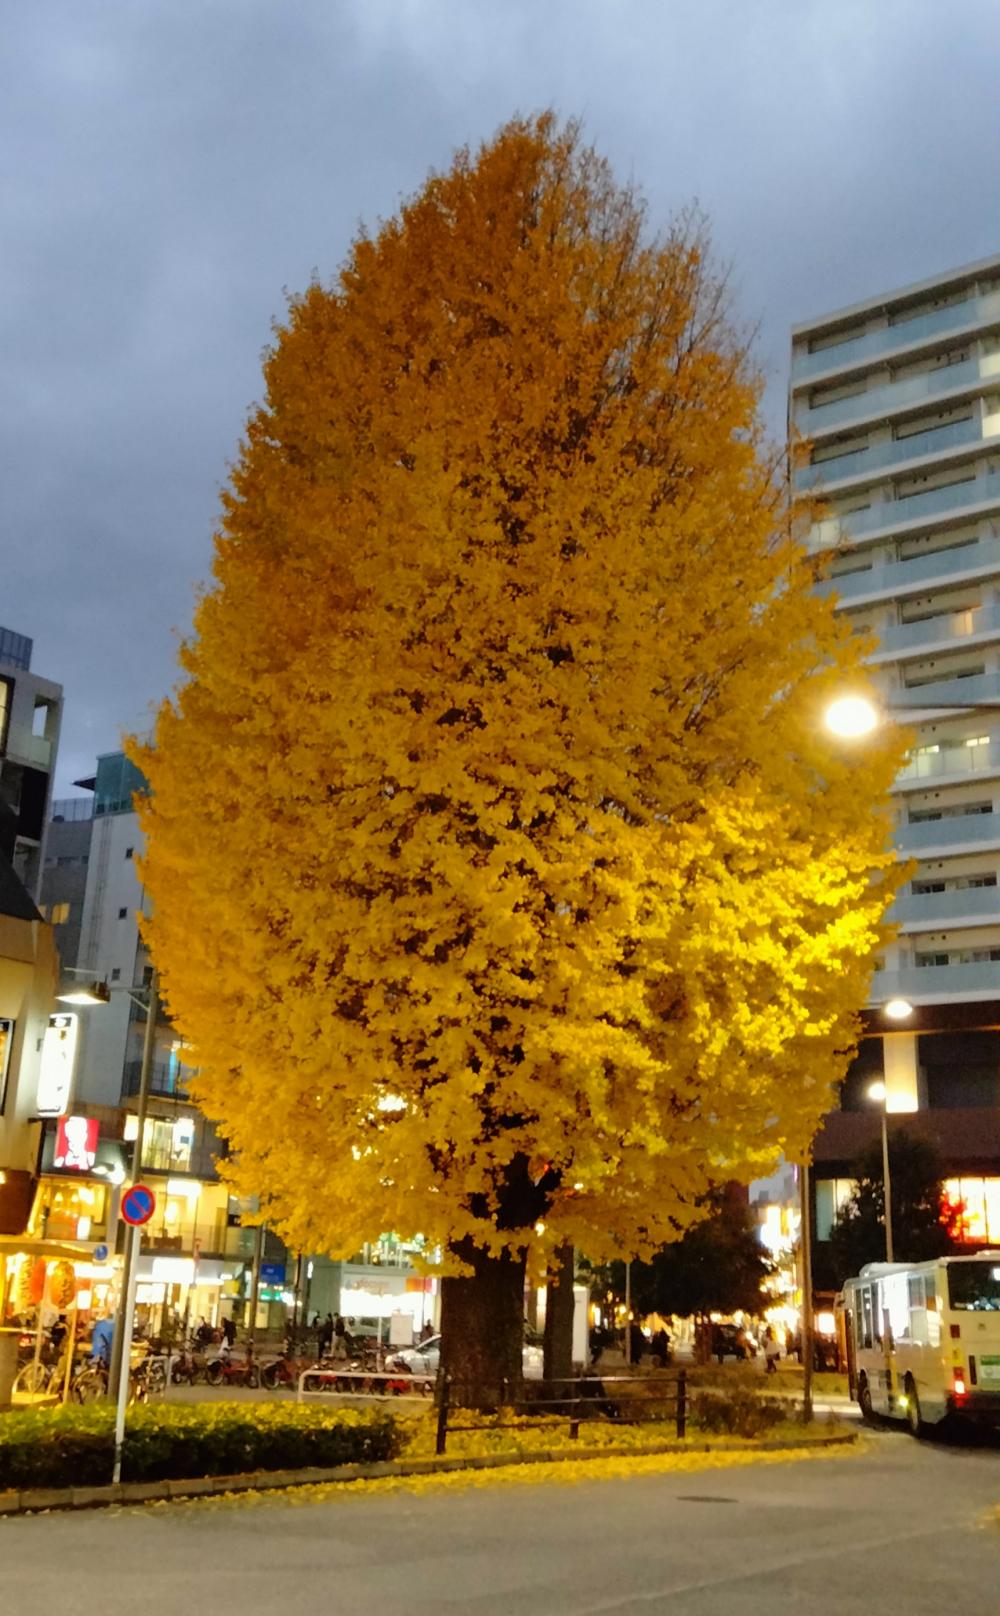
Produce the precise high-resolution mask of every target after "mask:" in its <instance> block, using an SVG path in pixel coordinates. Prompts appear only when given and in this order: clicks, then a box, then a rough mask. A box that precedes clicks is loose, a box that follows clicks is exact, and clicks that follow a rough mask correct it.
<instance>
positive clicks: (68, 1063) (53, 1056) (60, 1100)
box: [35, 1015, 80, 1117]
mask: <svg viewBox="0 0 1000 1616" xmlns="http://www.w3.org/2000/svg"><path fill="white" fill-rule="evenodd" d="M79 1020H80V1018H79V1017H78V1016H74V1015H58V1016H50V1017H49V1024H48V1026H47V1027H46V1029H45V1036H44V1037H43V1039H42V1059H41V1064H40V1065H39V1068H38V1094H37V1098H36V1102H35V1110H36V1111H37V1112H38V1115H39V1116H40V1117H62V1116H65V1114H66V1112H67V1110H68V1109H69V1097H70V1093H71V1091H72V1088H73V1068H74V1065H75V1063H76V1039H77V1030H78V1027H79Z"/></svg>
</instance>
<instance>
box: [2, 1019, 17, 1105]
mask: <svg viewBox="0 0 1000 1616" xmlns="http://www.w3.org/2000/svg"><path fill="white" fill-rule="evenodd" d="M13 1042H14V1023H13V1021H11V1019H10V1017H9V1016H0V1115H2V1114H3V1108H4V1105H5V1104H6V1101H7V1073H8V1071H9V1070H10V1046H11V1044H12V1043H13Z"/></svg>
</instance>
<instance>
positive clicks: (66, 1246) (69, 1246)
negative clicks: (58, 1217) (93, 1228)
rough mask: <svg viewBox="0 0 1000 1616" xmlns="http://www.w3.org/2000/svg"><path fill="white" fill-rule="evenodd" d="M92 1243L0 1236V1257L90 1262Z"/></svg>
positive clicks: (9, 1235) (21, 1236)
mask: <svg viewBox="0 0 1000 1616" xmlns="http://www.w3.org/2000/svg"><path fill="white" fill-rule="evenodd" d="M93 1253H94V1247H93V1243H92V1242H91V1243H90V1244H87V1243H85V1242H84V1241H82V1240H33V1239H31V1238H30V1236H28V1235H17V1234H0V1257H46V1258H52V1259H53V1260H57V1261H60V1260H61V1261H63V1262H90V1261H91V1259H92V1257H93Z"/></svg>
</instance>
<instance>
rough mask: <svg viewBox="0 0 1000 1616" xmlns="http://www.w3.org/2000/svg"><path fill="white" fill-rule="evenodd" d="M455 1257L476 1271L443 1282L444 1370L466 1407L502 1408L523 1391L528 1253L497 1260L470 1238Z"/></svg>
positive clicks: (457, 1399) (456, 1396)
mask: <svg viewBox="0 0 1000 1616" xmlns="http://www.w3.org/2000/svg"><path fill="white" fill-rule="evenodd" d="M455 1253H456V1255H457V1256H458V1257H460V1258H461V1259H462V1261H463V1262H466V1263H468V1264H469V1266H470V1267H471V1268H472V1270H473V1271H472V1273H471V1274H470V1275H469V1276H467V1277H466V1278H463V1279H445V1280H442V1282H441V1369H442V1373H443V1374H445V1375H447V1377H448V1380H449V1398H450V1401H451V1402H452V1403H453V1404H457V1405H459V1406H461V1407H463V1408H478V1409H493V1408H499V1407H500V1406H501V1404H502V1403H503V1402H504V1401H507V1402H510V1401H513V1400H515V1399H516V1398H519V1397H520V1395H521V1391H522V1379H523V1368H522V1356H521V1354H522V1349H523V1346H524V1272H525V1255H524V1253H523V1252H522V1253H521V1254H520V1256H518V1257H515V1256H511V1255H510V1253H509V1252H504V1253H503V1255H502V1256H500V1257H493V1256H491V1255H490V1254H489V1252H486V1251H483V1250H482V1248H481V1247H479V1246H474V1245H473V1244H472V1242H471V1241H470V1240H463V1241H462V1242H461V1243H460V1244H459V1245H457V1246H456V1247H455Z"/></svg>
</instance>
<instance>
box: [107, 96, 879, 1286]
mask: <svg viewBox="0 0 1000 1616" xmlns="http://www.w3.org/2000/svg"><path fill="white" fill-rule="evenodd" d="M704 247H705V244H704V242H703V241H702V240H701V239H700V238H699V235H698V232H697V229H696V228H695V227H694V226H693V225H692V224H691V222H690V221H682V222H681V223H680V224H679V225H678V226H677V227H676V228H674V229H673V230H672V231H671V232H669V233H668V234H667V235H666V236H665V237H663V238H662V239H659V240H653V239H651V238H649V237H648V236H647V234H646V232H645V224H644V217H643V212H642V208H641V206H640V205H639V203H638V202H637V201H636V199H635V198H634V197H633V196H632V195H631V193H629V192H628V191H627V190H623V189H621V188H620V187H618V186H617V185H616V184H615V182H614V180H613V177H612V176H611V174H610V172H609V170H608V169H607V166H606V165H605V164H604V163H602V162H601V160H600V159H599V158H598V157H596V156H595V155H594V154H593V153H592V152H589V151H587V150H585V149H584V148H583V147H582V146H581V144H580V142H579V139H578V136H577V134H576V132H575V130H573V129H572V128H568V129H560V128H558V127H557V126H556V125H555V123H554V122H553V120H552V119H551V118H541V119H538V120H534V121H527V122H521V121H516V122H514V123H512V124H510V125H508V126H507V127H506V128H505V129H503V130H502V131H501V132H500V134H499V135H498V136H497V138H496V139H495V140H494V141H493V142H492V143H490V144H489V145H488V146H486V147H484V149H483V150H482V151H481V152H480V153H478V154H477V155H476V156H472V155H470V154H468V153H463V154H460V155H459V157H458V158H457V159H456V161H455V163H454V165H453V167H452V168H451V169H450V170H449V171H448V173H446V174H442V175H439V176H436V177H435V178H433V179H432V180H431V181H429V182H428V184H427V185H426V186H425V187H424V189H423V190H422V191H421V192H420V193H419V195H418V196H417V197H415V198H414V199H413V201H412V202H411V203H409V204H408V205H407V206H406V207H405V208H404V209H403V210H402V212H401V213H400V215H399V217H398V218H396V219H393V220H391V221H390V222H389V223H388V224H386V225H385V226H384V227H383V228H382V229H381V230H380V231H379V233H378V234H377V236H374V237H367V236H363V237H362V238H361V239H360V240H359V241H358V242H357V243H356V245H355V247H354V250H353V252H352V254H351V256H350V258H349V260H348V262H347V264H346V265H345V267H344V269H343V270H342V272H341V274H340V276H339V278H338V280H337V281H336V282H335V283H334V284H333V285H332V286H330V287H324V286H320V285H318V284H315V285H313V286H311V287H309V288H308V290H307V291H306V292H305V293H304V294H303V295H302V296H301V297H299V298H296V299H294V300H293V302H292V304H291V307H290V309H289V313H288V318H287V320H286V322H285V324H284V326H283V327H281V328H280V329H279V330H278V332H277V333H276V338H275V342H274V346H273V348H272V350H271V352H270V354H269V356H268V358H267V362H266V366H265V382H266V393H265V398H264V402H263V403H262V405H261V406H260V408H259V409H258V410H257V411H256V412H255V414H254V415H253V416H252V418H251V421H250V424H249V426H248V430H247V435H246V439H245V441H244V443H243V445H242V448H241V452H240V456H239V460H238V462H237V465H236V467H235V470H234V472H233V475H232V479H231V482H230V485H229V488H228V490H227V492H226V494H225V497H224V507H223V518H222V524H221V529H220V532H219V535H218V538H217V543H216V557H215V565H214V572H215V583H214V586H213V588H212V589H211V591H210V592H209V593H208V594H207V595H206V596H205V598H204V599H203V601H202V603H201V606H200V608H199V611H198V615H197V622H196V634H195V637H194V638H193V640H192V641H191V642H190V643H189V644H188V645H187V646H186V647H185V651H184V658H183V661H184V667H185V671H186V682H185V683H184V684H183V685H182V686H181V688H180V690H179V692H178V695H177V697H176V700H175V701H173V702H170V703H168V704H166V705H165V707H164V708H163V711H162V712H161V714H160V718H159V722H158V726H157V731H156V738H155V745H154V746H153V747H151V748H147V749H141V750H140V751H139V752H138V753H137V756H138V757H139V761H140V762H141V764H142V766H143V767H144V768H145V770H146V771H147V773H148V776H149V779H150V781H151V785H152V791H153V795H152V797H151V798H150V800H149V802H148V803H147V805H146V807H145V809H144V821H145V825H146V828H147V830H148V834H149V851H148V856H147V859H146V861H145V866H144V874H145V878H146V880H147V882H148V885H149V889H150V891H151V894H152V897H153V899H154V903H155V919H154V921H153V923H152V928H151V938H152V943H153V946H154V949H155V952H156V956H157V960H158V962H159V965H160V967H161V972H162V977H163V981H164V984H165V991H166V997H167V1000H168V1003H169V1008H170V1011H171V1014H172V1015H173V1016H174V1017H175V1018H176V1021H177V1023H178V1026H179V1027H180V1029H181V1031H182V1032H183V1033H184V1035H185V1036H186V1038H187V1039H188V1040H189V1041H190V1043H191V1044H192V1045H193V1046H194V1050H195V1053H196V1058H197V1061H198V1064H199V1066H200V1069H201V1076H200V1079H199V1086H198V1096H199V1098H200V1100H201V1103H202V1104H203V1106H204V1108H205V1110H206V1111H207V1112H208V1114H209V1115H210V1116H212V1117H213V1118H215V1119H217V1120H218V1122H219V1124H220V1126H221V1129H222V1132H223V1133H224V1134H225V1135H226V1137H227V1139H228V1141H229V1144H230V1149H231V1156H230V1161H229V1163H228V1165H227V1172H228V1173H229V1174H230V1176H231V1178H232V1180H233V1182H234V1185H235V1187H236V1188H237V1189H238V1190H241V1191H243V1192H244V1193H247V1194H260V1196H261V1206H262V1210H263V1212H264V1215H266V1218H267V1221H268V1223H269V1224H271V1225H272V1226H274V1227H276V1228H277V1229H278V1230H279V1231H280V1232H281V1233H282V1235H283V1236H284V1238H285V1239H286V1240H287V1241H288V1242H289V1244H290V1246H291V1247H292V1249H295V1250H328V1251H330V1252H331V1253H333V1254H334V1255H341V1256H349V1255H350V1254H351V1253H352V1252H353V1251H355V1250H356V1249H357V1248H358V1246H359V1245H360V1244H361V1243H362V1242H363V1240H364V1239H366V1238H368V1237H370V1236H371V1234H372V1233H373V1232H374V1231H377V1230H379V1229H395V1230H397V1231H399V1232H400V1233H401V1234H414V1233H416V1232H418V1231H420V1232H422V1233H423V1234H424V1235H425V1236H426V1237H427V1241H428V1245H429V1247H433V1246H435V1245H440V1246H441V1247H443V1248H447V1247H448V1246H449V1245H451V1244H453V1243H454V1242H456V1241H458V1240H460V1239H462V1238H463V1237H464V1236H466V1235H471V1236H473V1237H474V1239H475V1240H476V1241H479V1242H480V1243H482V1241H483V1240H484V1239H487V1242H488V1243H490V1244H492V1245H494V1246H495V1245H496V1243H497V1242H499V1243H506V1244H508V1245H510V1246H513V1247H520V1246H523V1245H524V1244H525V1243H526V1242H530V1243H532V1244H534V1245H535V1246H536V1247H539V1248H540V1250H539V1251H538V1253H536V1254H537V1255H540V1256H542V1257H544V1255H545V1252H546V1251H548V1250H550V1249H554V1248H555V1247H557V1246H560V1245H562V1244H563V1243H565V1242H569V1243H572V1244H575V1245H577V1246H579V1247H581V1248H583V1249H584V1250H586V1252H587V1253H588V1255H590V1256H591V1257H592V1258H593V1259H595V1260H597V1259H600V1258H602V1257H605V1256H611V1255H614V1254H615V1253H617V1252H618V1251H620V1250H623V1249H624V1250H627V1251H630V1252H632V1253H635V1254H638V1253H641V1252H643V1251H645V1252H648V1251H649V1250H651V1249H652V1248H653V1247H655V1246H656V1245H658V1244H660V1243H662V1242H663V1241H664V1240H666V1239H669V1238H672V1237H673V1236H674V1235H675V1234H676V1233H677V1231H678V1230H679V1229H680V1228H683V1226H684V1225H685V1224H686V1223H688V1222H689V1221H690V1220H691V1218H692V1217H694V1216H695V1215H696V1201H697V1198H698V1196H699V1195H700V1194H701V1193H702V1192H703V1191H704V1189H705V1188H706V1185H707V1182H708V1179H709V1177H710V1176H717V1175H719V1174H720V1173H722V1174H724V1176H727V1177H730V1178H739V1177H749V1176H752V1175H753V1174H755V1173H757V1172H759V1171H760V1170H761V1169H762V1168H763V1167H766V1166H767V1165H768V1164H769V1163H770V1162H772V1161H773V1160H774V1159H775V1157H776V1155H777V1153H778V1152H779V1151H780V1150H782V1149H784V1150H786V1151H789V1152H791V1153H792V1154H798V1153H799V1152H801V1151H802V1150H803V1149H804V1148H805V1146H806V1144H807V1142H808V1140H809V1139H810V1137H811V1135H812V1133H813V1131H814V1129H815V1127H816V1125H817V1122H818V1120H819V1118H820V1116H821V1114H822V1113H823V1111H824V1109H825V1108H826V1107H827V1105H828V1102H829V1094H830V1089H831V1086H832V1085H833V1084H834V1083H835V1082H836V1081H837V1079H838V1078H839V1077H840V1076H841V1075H842V1073H843V1070H844V1068H845V1065H846V1062H847V1059H848V1056H849V1051H850V1048H851V1044H852V1041H853V1038H854V1033H855V1013H856V1009H857V1007H858V1006H859V1005H860V1004H861V1003H863V1001H864V999H865V995H866V989H867V984H868V980H869V976H870V972H871V969H872V960H873V953H874V950H875V949H876V947H877V946H878V944H879V942H880V939H881V930H880V925H881V917H882V913H883V910H884V908H885V904H886V902H887V901H888V898H889V896H890V895H891V893H890V886H891V882H890V881H889V879H888V873H887V872H888V870H889V868H890V864H891V860H890V857H889V855H888V853H887V852H886V844H887V840H888V818H887V814H886V810H885V808H884V795H885V791H886V789H887V787H888V784H889V781H890V780H891V777H892V775H893V772H894V769H895V767H896V763H897V756H896V755H895V753H894V752H892V750H891V747H890V743H888V742H887V743H885V744H884V745H882V744H878V745H872V746H868V747H866V749H865V750H864V752H863V753H862V752H860V751H858V752H853V753H847V752H845V751H843V750H840V751H838V750H837V749H836V748H835V747H834V746H832V745H831V744H830V743H829V741H828V740H827V739H826V738H824V736H823V735H822V733H821V726H820V724H819V717H818V715H819V713H820V711H821V710H822V706H823V702H824V699H825V695H826V693H827V692H828V691H830V690H833V689H835V688H836V687H837V686H838V685H839V684H840V683H841V682H843V681H844V679H845V678H848V677H850V678H851V680H852V682H854V683H855V684H856V683H857V679H858V676H859V668H858V657H857V651H856V649H855V648H854V646H853V645H852V643H851V642H850V640H849V638H848V636H847V635H846V633H845V632H844V631H843V630H842V629H841V628H840V627H839V626H838V624H837V622H836V620H835V618H834V616H833V613H832V610H831V608H830V606H829V604H828V603H824V602H823V601H821V600H820V599H818V598H817V597H816V595H815V594H814V593H813V589H812V585H813V581H814V571H813V564H812V562H811V561H810V559H809V558H808V557H806V556H804V555H803V554H802V553H801V551H800V550H799V549H798V548H797V546H796V545H795V544H794V543H793V542H792V541H791V539H790V538H789V537H788V532H789V513H788V512H787V510H786V509H785V508H784V505H783V498H782V493H781V481H780V477H777V476H776V475H775V473H774V468H773V465H772V463H771V461H770V460H769V459H768V456H767V453H766V450H765V447H764V446H763V444H762V439H761V429H760V423H759V419H758V416H757V413H756V408H757V405H756V400H757V392H758V384H757V379H756V377H755V376H754V374H753V372H752V370H751V368H750V367H749V365H748V362H747V360H746V357H745V355H744V353H743V352H742V349H741V346H740V343H739V341H738V339H737V338H736V337H735V336H734V335H733V334H732V333H731V331H730V330H729V329H728V326H727V323H726V318H725V300H724V294H723V291H722V288H721V286H720V285H719V283H718V282H717V281H716V280H715V279H714V278H713V274H712V271H711V268H710V261H709V258H708V256H707V255H706V252H705V250H704ZM880 882H881V884H880ZM386 1094H390V1095H393V1096H395V1097H396V1098H397V1099H398V1101H399V1102H400V1103H399V1105H398V1106H397V1107H396V1108H394V1109H393V1110H392V1111H386V1110H385V1109H382V1108H380V1106H379V1099H380V1097H382V1096H384V1095H386ZM525 1161H532V1162H536V1163H541V1164H547V1170H546V1173H545V1180H544V1188H537V1187H536V1189H534V1190H532V1192H531V1194H530V1195H526V1196H525V1197H523V1200H524V1204H523V1205H522V1206H520V1207H519V1208H514V1209H512V1208H511V1207H510V1206H508V1208H507V1214H508V1215H507V1217H506V1219H505V1222H504V1226H503V1227H502V1228H497V1227H494V1228H493V1229H492V1232H491V1233H490V1234H489V1236H488V1237H485V1236H484V1235H483V1228H482V1221H483V1218H484V1217H486V1218H487V1219H491V1220H495V1216H496V1207H497V1200H498V1195H499V1194H500V1193H501V1191H502V1190H503V1189H504V1187H505V1186H506V1187H508V1188H509V1186H510V1184H511V1182H512V1174H513V1170H514V1167H515V1164H517V1163H524V1162H525ZM525 1182H526V1183H527V1182H528V1180H527V1178H526V1177H525ZM578 1186H579V1187H578ZM529 1203H530V1204H529ZM484 1209H485V1210H484ZM542 1214H543V1215H542ZM540 1215H542V1216H541V1217H540ZM539 1219H540V1221H542V1222H544V1233H543V1234H540V1235H536V1234H534V1233H533V1229H534V1225H535V1222H536V1220H539Z"/></svg>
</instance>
